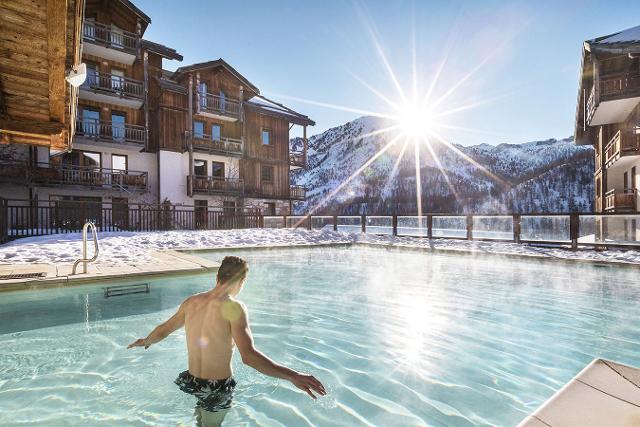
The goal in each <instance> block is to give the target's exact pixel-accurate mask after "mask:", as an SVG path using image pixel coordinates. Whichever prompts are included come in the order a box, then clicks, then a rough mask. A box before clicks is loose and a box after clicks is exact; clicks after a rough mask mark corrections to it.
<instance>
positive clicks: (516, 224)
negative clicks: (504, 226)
mask: <svg viewBox="0 0 640 427" xmlns="http://www.w3.org/2000/svg"><path fill="white" fill-rule="evenodd" d="M513 241H514V242H515V243H520V215H518V214H515V215H513Z"/></svg>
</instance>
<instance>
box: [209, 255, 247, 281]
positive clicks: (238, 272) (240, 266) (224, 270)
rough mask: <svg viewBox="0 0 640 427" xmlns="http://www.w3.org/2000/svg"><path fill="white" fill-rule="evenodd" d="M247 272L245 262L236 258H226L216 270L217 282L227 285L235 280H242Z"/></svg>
mask: <svg viewBox="0 0 640 427" xmlns="http://www.w3.org/2000/svg"><path fill="white" fill-rule="evenodd" d="M248 271H249V265H248V264H247V261H245V260H243V259H242V258H240V257H237V256H226V257H224V259H223V260H222V264H220V268H218V275H217V277H216V278H217V282H218V283H229V282H232V281H236V280H242V279H244V278H245V276H246V275H247V272H248Z"/></svg>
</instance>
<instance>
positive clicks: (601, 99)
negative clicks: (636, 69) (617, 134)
mask: <svg viewBox="0 0 640 427" xmlns="http://www.w3.org/2000/svg"><path fill="white" fill-rule="evenodd" d="M638 103H640V74H638V73H629V74H618V75H605V76H603V77H601V78H600V79H599V80H598V81H597V83H596V84H594V85H593V86H592V87H591V90H590V92H589V96H588V97H587V101H586V104H585V110H586V115H585V120H586V124H587V125H589V126H599V125H604V124H610V123H620V122H623V121H624V120H625V118H627V117H628V116H629V114H630V113H631V111H633V109H634V108H635V107H636V105H638Z"/></svg>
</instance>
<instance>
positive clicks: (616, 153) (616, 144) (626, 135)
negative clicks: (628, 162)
mask: <svg viewBox="0 0 640 427" xmlns="http://www.w3.org/2000/svg"><path fill="white" fill-rule="evenodd" d="M637 132H638V129H629V130H622V129H621V130H618V132H616V134H615V135H614V136H613V138H611V140H609V142H608V143H607V145H606V146H605V149H604V162H605V167H606V168H609V167H611V166H612V165H613V164H614V163H615V162H616V160H618V159H619V158H620V157H622V156H637V155H640V134H639V133H637ZM597 168H598V167H597V166H596V170H597Z"/></svg>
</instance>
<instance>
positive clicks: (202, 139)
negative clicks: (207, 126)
mask: <svg viewBox="0 0 640 427" xmlns="http://www.w3.org/2000/svg"><path fill="white" fill-rule="evenodd" d="M193 149H194V150H197V151H204V152H207V153H211V154H222V155H224V156H238V157H240V156H242V153H243V143H242V140H241V139H236V138H228V137H225V136H223V137H221V138H220V139H213V138H212V137H211V136H210V135H206V134H199V135H194V136H193Z"/></svg>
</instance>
